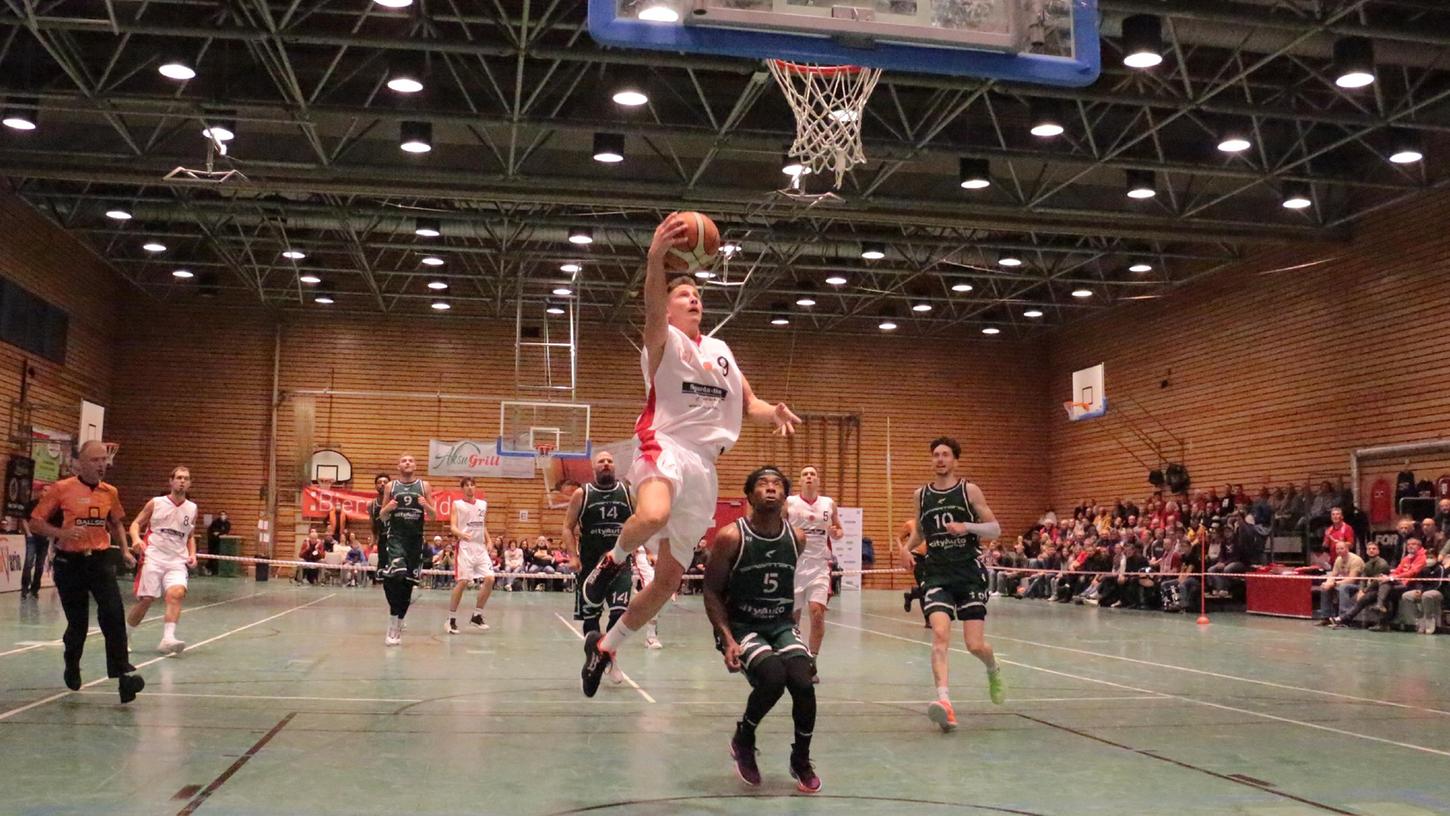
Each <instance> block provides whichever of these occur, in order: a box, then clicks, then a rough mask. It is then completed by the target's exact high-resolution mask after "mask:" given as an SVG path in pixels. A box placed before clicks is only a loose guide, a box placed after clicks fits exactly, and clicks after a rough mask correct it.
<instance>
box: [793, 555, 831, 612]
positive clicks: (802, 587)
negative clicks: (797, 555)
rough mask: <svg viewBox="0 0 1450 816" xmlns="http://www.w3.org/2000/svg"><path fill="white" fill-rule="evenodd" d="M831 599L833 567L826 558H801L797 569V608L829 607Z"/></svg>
mask: <svg viewBox="0 0 1450 816" xmlns="http://www.w3.org/2000/svg"><path fill="white" fill-rule="evenodd" d="M830 599H831V565H830V562H829V561H827V560H826V559H824V558H811V557H809V556H804V555H803V556H801V559H800V561H799V562H798V563H797V564H796V567H795V608H796V609H805V608H806V604H813V603H818V604H820V605H821V606H825V605H827V603H828V602H829V601H830Z"/></svg>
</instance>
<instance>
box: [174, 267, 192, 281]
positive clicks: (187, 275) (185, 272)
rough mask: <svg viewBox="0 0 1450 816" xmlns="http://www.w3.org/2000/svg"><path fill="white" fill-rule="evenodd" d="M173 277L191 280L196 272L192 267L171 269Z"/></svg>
mask: <svg viewBox="0 0 1450 816" xmlns="http://www.w3.org/2000/svg"><path fill="white" fill-rule="evenodd" d="M171 277H173V278H176V279H178V280H191V279H192V278H194V277H196V274H195V273H194V272H192V271H191V270H190V269H173V270H172V271H171Z"/></svg>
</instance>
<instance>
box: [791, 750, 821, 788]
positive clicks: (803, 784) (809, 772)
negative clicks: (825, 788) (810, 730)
mask: <svg viewBox="0 0 1450 816" xmlns="http://www.w3.org/2000/svg"><path fill="white" fill-rule="evenodd" d="M790 777H791V779H794V780H795V787H796V790H798V791H800V792H801V793H818V792H819V791H820V790H821V778H820V777H819V776H816V766H815V765H813V764H811V757H810V755H809V754H806V753H803V752H801V751H797V750H795V749H794V748H792V749H791V752H790Z"/></svg>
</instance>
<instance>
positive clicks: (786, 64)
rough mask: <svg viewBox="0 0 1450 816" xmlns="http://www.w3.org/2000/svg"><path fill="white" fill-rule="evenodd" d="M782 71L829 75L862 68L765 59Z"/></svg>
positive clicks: (856, 71)
mask: <svg viewBox="0 0 1450 816" xmlns="http://www.w3.org/2000/svg"><path fill="white" fill-rule="evenodd" d="M766 62H768V63H771V64H772V65H774V66H775V67H777V68H779V69H781V70H782V71H789V72H791V73H794V74H820V75H822V76H829V75H831V74H855V73H859V72H860V71H861V70H862V69H861V66H859V65H809V64H807V63H803V62H790V61H789V60H781V59H771V60H766Z"/></svg>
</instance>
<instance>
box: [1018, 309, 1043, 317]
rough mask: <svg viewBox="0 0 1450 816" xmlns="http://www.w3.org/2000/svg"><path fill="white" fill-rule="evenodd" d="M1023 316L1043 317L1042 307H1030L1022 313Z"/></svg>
mask: <svg viewBox="0 0 1450 816" xmlns="http://www.w3.org/2000/svg"><path fill="white" fill-rule="evenodd" d="M1022 316H1023V317H1042V310H1041V309H1028V310H1027V311H1025V312H1023V313H1022Z"/></svg>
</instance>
